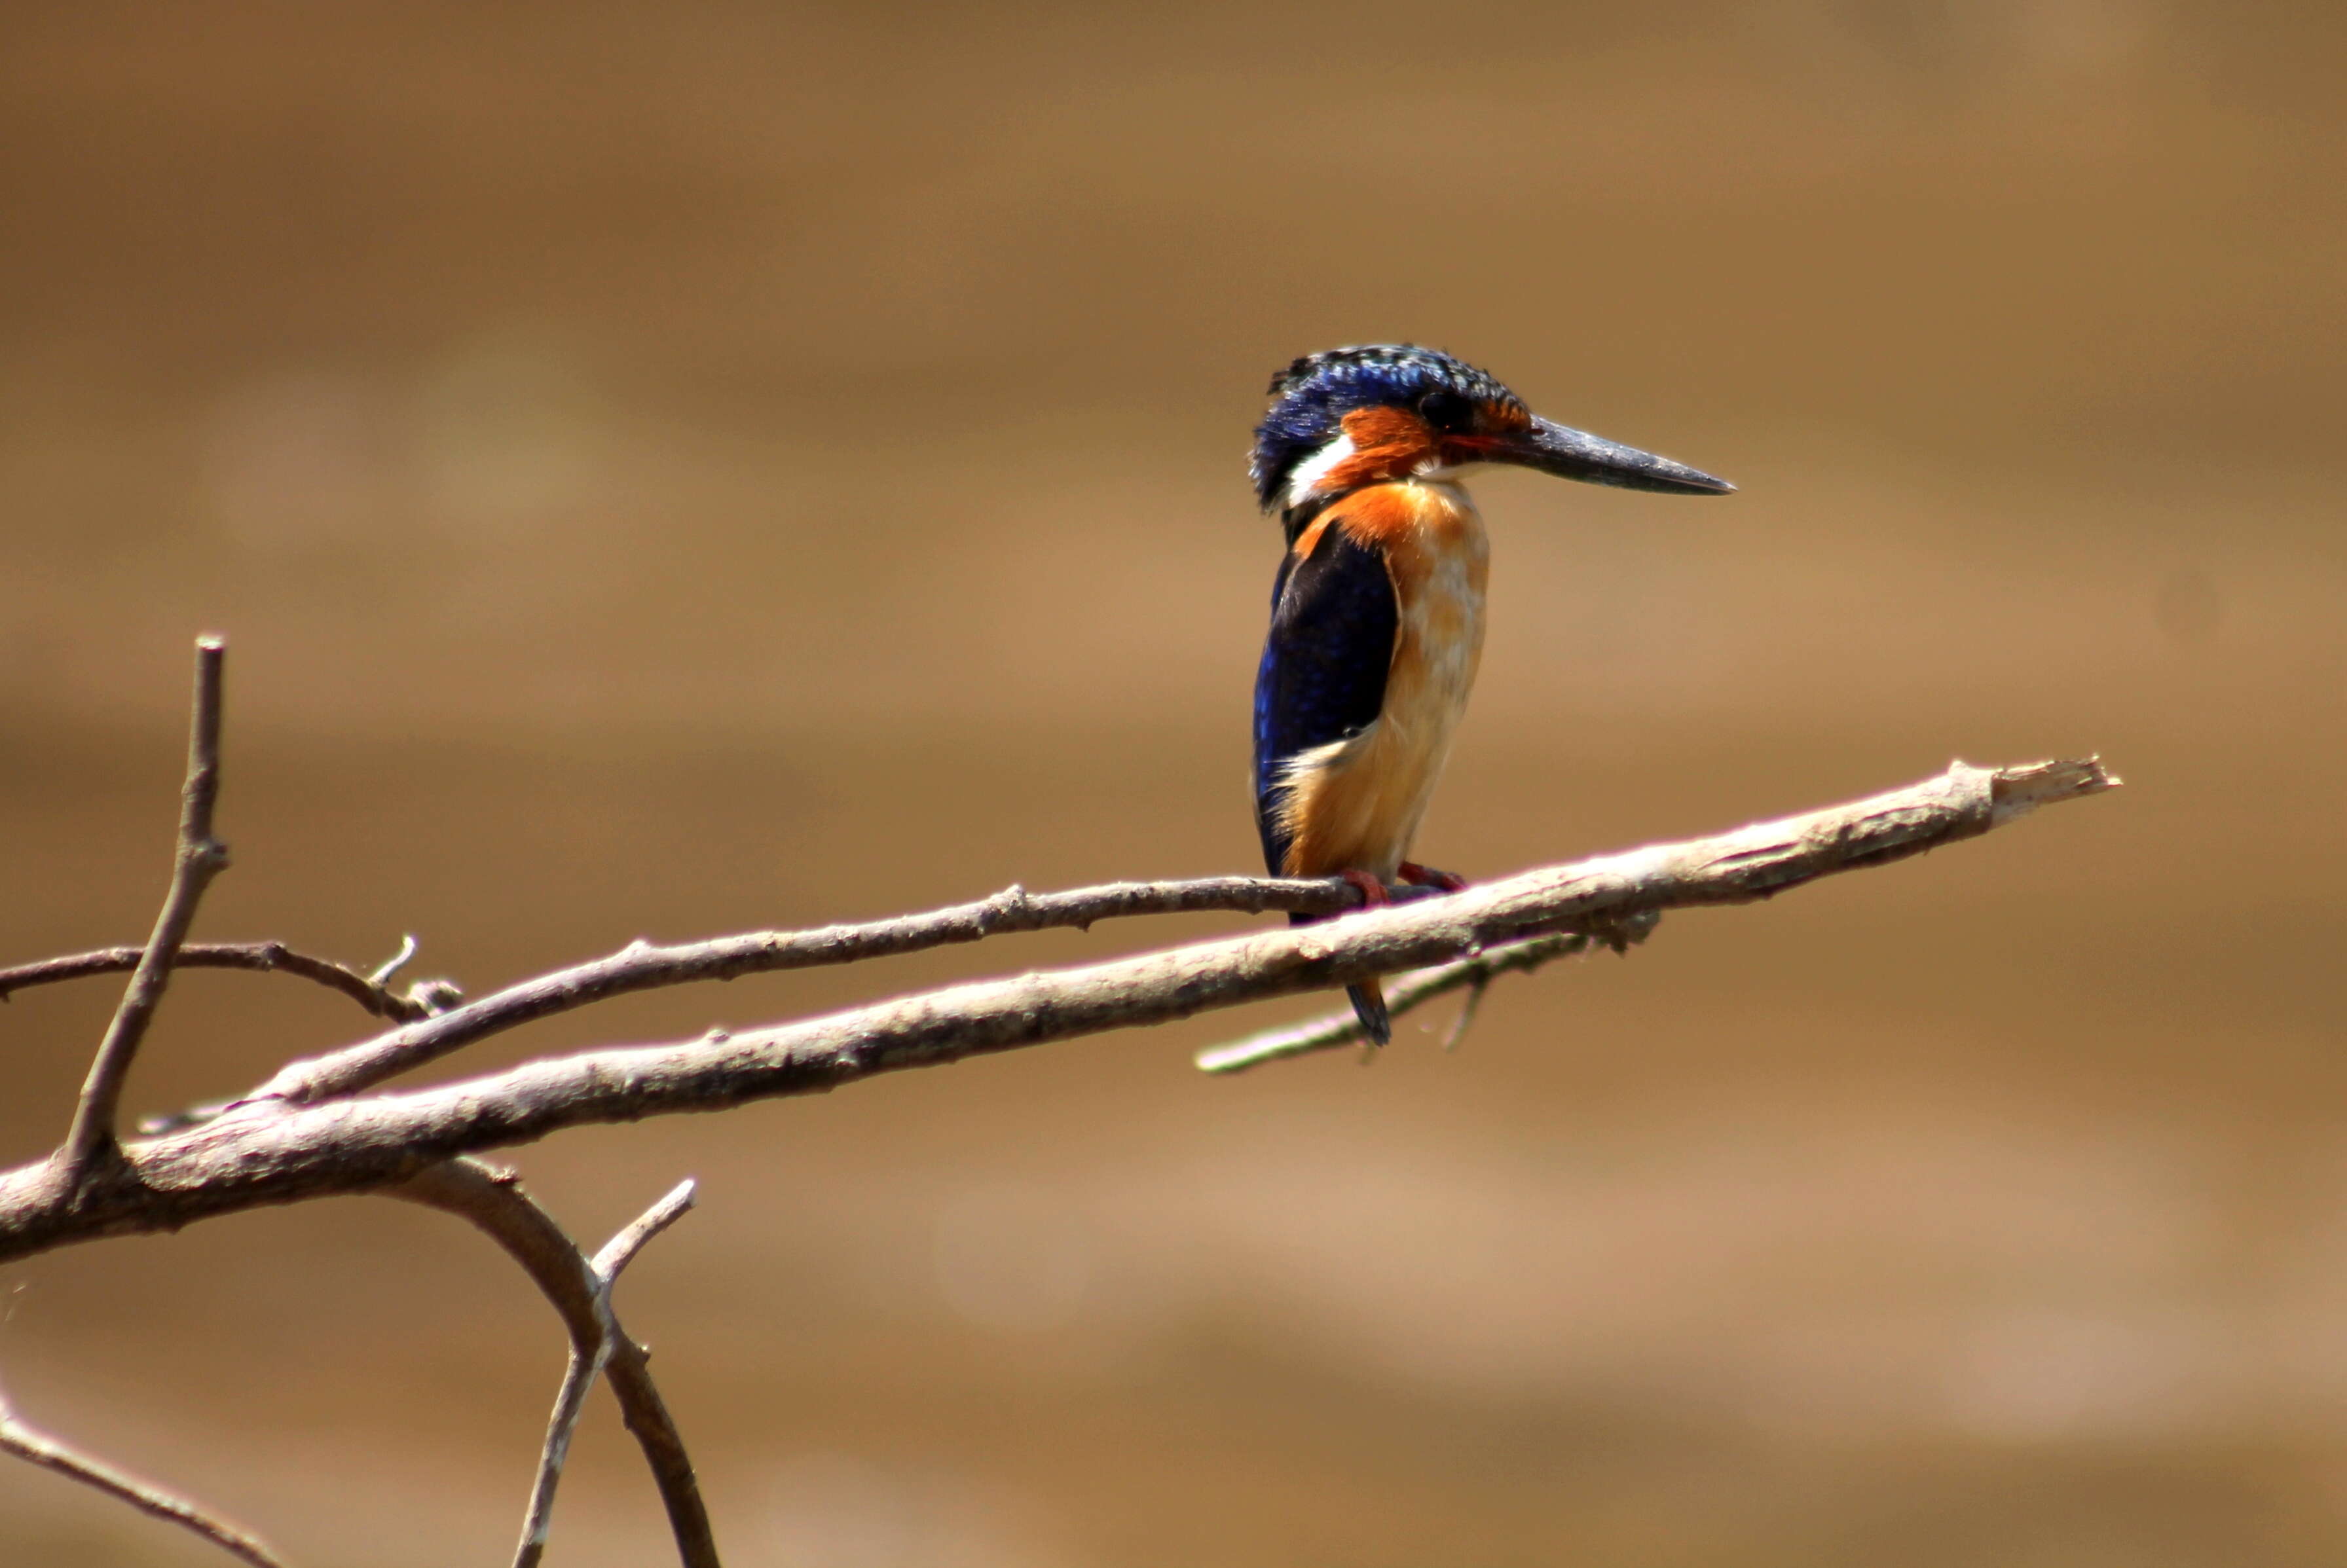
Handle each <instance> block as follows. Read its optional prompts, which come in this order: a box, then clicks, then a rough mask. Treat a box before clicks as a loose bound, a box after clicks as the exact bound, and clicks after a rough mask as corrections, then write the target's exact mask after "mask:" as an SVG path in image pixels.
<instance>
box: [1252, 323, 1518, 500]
mask: <svg viewBox="0 0 2347 1568" xmlns="http://www.w3.org/2000/svg"><path fill="white" fill-rule="evenodd" d="M1267 395H1269V396H1270V397H1272V398H1273V399H1274V400H1275V401H1274V402H1273V404H1272V406H1271V410H1270V412H1268V413H1267V414H1266V415H1264V417H1263V423H1262V424H1261V425H1257V426H1256V427H1255V452H1254V456H1253V457H1252V458H1251V459H1250V461H1249V463H1248V473H1249V475H1250V477H1253V479H1254V480H1255V498H1256V499H1257V500H1259V501H1260V502H1261V503H1262V504H1263V507H1264V509H1265V510H1266V511H1270V510H1272V509H1274V508H1275V507H1278V506H1279V505H1280V504H1281V501H1282V499H1283V497H1286V496H1287V495H1288V493H1289V491H1290V487H1291V485H1292V482H1293V480H1294V478H1295V477H1296V472H1297V470H1298V469H1299V468H1300V467H1302V466H1304V465H1306V464H1307V463H1308V462H1310V461H1312V460H1313V459H1315V458H1317V457H1319V456H1322V455H1323V454H1324V453H1325V452H1327V449H1328V448H1329V446H1330V445H1331V443H1332V442H1335V441H1336V440H1337V439H1338V438H1339V437H1340V436H1346V435H1348V434H1349V425H1348V415H1355V414H1358V413H1360V412H1362V411H1371V410H1374V411H1378V412H1383V413H1388V414H1390V415H1396V416H1409V415H1413V414H1414V415H1416V416H1417V418H1418V421H1419V429H1420V431H1421V432H1422V433H1423V434H1422V435H1421V436H1419V439H1420V440H1421V441H1423V442H1425V443H1427V444H1428V445H1429V446H1430V449H1431V445H1432V443H1433V442H1434V441H1435V440H1436V439H1438V438H1439V437H1440V436H1446V435H1450V434H1457V433H1463V432H1465V431H1468V430H1471V429H1473V428H1476V427H1479V426H1489V425H1496V426H1499V427H1504V428H1517V427H1522V426H1524V425H1529V424H1530V423H1531V420H1532V415H1531V414H1530V412H1529V411H1527V410H1526V409H1525V407H1524V405H1523V401H1522V399H1521V398H1519V397H1517V396H1516V395H1515V394H1514V393H1512V392H1511V391H1509V390H1508V389H1507V387H1506V386H1505V385H1503V384H1501V382H1500V381H1499V380H1498V378H1496V377H1494V376H1492V375H1491V374H1489V373H1488V372H1485V371H1481V370H1478V369H1476V368H1475V367H1474V366H1473V365H1471V364H1467V363H1466V362H1465V361H1464V360H1460V359H1457V358H1455V357H1453V356H1452V355H1450V354H1445V353H1443V352H1442V351H1441V350H1440V349H1431V348H1420V347H1419V346H1418V345H1417V344H1415V343H1375V344H1370V345H1368V346H1366V347H1358V348H1339V349H1330V350H1328V351H1327V352H1326V353H1322V354H1306V355H1305V356H1304V357H1303V358H1301V359H1299V360H1296V362H1295V363H1294V364H1290V365H1289V366H1288V367H1287V368H1286V370H1284V371H1281V372H1280V373H1279V374H1277V375H1275V376H1273V377H1272V378H1271V385H1270V387H1269V388H1268V389H1267ZM1353 440H1354V445H1355V446H1356V448H1358V447H1359V446H1360V445H1361V443H1360V441H1359V438H1358V436H1355V437H1354V438H1353ZM1351 456H1352V454H1343V455H1341V456H1339V457H1338V458H1337V459H1336V460H1335V465H1336V466H1341V465H1342V464H1343V463H1344V462H1346V461H1348V460H1349V459H1350V458H1351ZM1379 477H1398V476H1392V475H1380V476H1379ZM1355 482H1357V483H1358V482H1359V481H1355ZM1319 487H1322V488H1327V487H1329V481H1328V479H1327V477H1325V476H1324V477H1321V478H1320V484H1319Z"/></svg>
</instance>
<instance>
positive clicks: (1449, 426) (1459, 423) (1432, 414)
mask: <svg viewBox="0 0 2347 1568" xmlns="http://www.w3.org/2000/svg"><path fill="white" fill-rule="evenodd" d="M1418 414H1419V418H1421V419H1423V420H1425V421H1426V422H1427V423H1428V424H1429V425H1433V426H1434V427H1435V428H1436V429H1437V430H1440V431H1443V432H1445V433H1448V434H1455V433H1457V432H1459V431H1461V430H1464V429H1466V428H1467V427H1468V426H1469V425H1472V424H1474V422H1475V405H1473V404H1471V403H1470V402H1468V401H1467V399H1465V398H1463V397H1461V396H1460V395H1459V394H1457V393H1455V392H1451V391H1449V390H1448V389H1445V388H1440V387H1438V388H1437V389H1435V390H1434V391H1432V392H1430V393H1428V394H1427V395H1425V396H1424V397H1421V398H1419V400H1418Z"/></svg>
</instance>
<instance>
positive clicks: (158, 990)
mask: <svg viewBox="0 0 2347 1568" xmlns="http://www.w3.org/2000/svg"><path fill="white" fill-rule="evenodd" d="M227 651H228V645H227V644H226V643H225V642H223V641H221V640H220V639H219V638H217V637H200V638H198V639H196V697H195V715H194V718H193V721H192V722H191V723H190V725H189V732H188V782H187V784H185V785H184V786H183V787H182V788H181V790H180V804H179V854H178V856H176V857H175V859H174V861H173V863H172V867H171V886H170V890H169V892H168V893H166V894H165V895H164V896H163V907H162V909H161V911H160V912H159V913H158V914H157V915H156V917H155V932H154V935H152V936H151V937H149V938H147V949H146V951H145V952H144V953H142V954H141V955H140V956H139V958H138V968H135V969H133V970H132V971H131V974H130V983H129V984H128V986H126V987H124V988H123V991H122V1005H121V1006H120V1007H118V1008H117V1009H115V1013H114V1020H113V1022H111V1023H110V1024H108V1026H107V1030H106V1038H105V1039H104V1040H100V1041H99V1042H98V1047H97V1057H96V1058H95V1059H94V1060H93V1061H91V1062H90V1064H89V1077H88V1079H87V1081H84V1082H83V1084H82V1089H81V1099H80V1100H79V1102H77V1104H76V1105H75V1107H74V1119H73V1126H72V1128H71V1129H70V1130H69V1131H68V1132H67V1133H66V1142H65V1148H64V1150H63V1151H62V1153H63V1155H64V1160H65V1166H66V1170H67V1173H68V1175H69V1176H70V1178H71V1179H72V1181H73V1182H74V1183H75V1184H81V1183H83V1182H86V1181H87V1180H89V1179H90V1178H91V1177H92V1176H94V1175H96V1174H97V1173H98V1172H99V1169H100V1168H101V1167H103V1166H106V1165H111V1164H118V1163H119V1159H120V1144H119V1143H118V1142H117V1140H116V1137H115V1132H114V1126H115V1120H116V1117H117V1115H118V1113H119V1112H120V1110H121V1107H122V1083H123V1080H124V1079H126V1078H128V1076H129V1074H130V1062H131V1060H132V1059H133V1058H134V1057H136V1056H137V1055H138V1043H139V1041H140V1040H144V1039H145V1038H146V1037H147V1026H148V1024H149V1023H150V1022H152V1021H153V1020H154V1017H155V1009H156V1007H157V1006H158V1005H159V1003H160V1002H161V1001H162V999H163V988H164V987H165V986H166V985H168V984H169V983H170V979H171V960H172V958H173V956H174V955H175V954H177V953H178V952H179V944H180V943H181V942H183V941H185V940H187V936H188V927H190V926H192V925H193V924H195V919H196V906H197V905H199V904H200V903H202V902H203V897H204V889H205V888H206V887H209V886H211V880H212V878H213V877H215V876H219V875H220V872H221V871H223V870H225V869H226V868H227V866H228V845H225V844H222V843H220V841H219V840H218V839H216V838H214V837H213V836H212V806H213V804H214V803H216V802H217V801H218V800H219V799H220V666H221V662H222V661H223V660H224V658H225V657H226V654H227Z"/></svg>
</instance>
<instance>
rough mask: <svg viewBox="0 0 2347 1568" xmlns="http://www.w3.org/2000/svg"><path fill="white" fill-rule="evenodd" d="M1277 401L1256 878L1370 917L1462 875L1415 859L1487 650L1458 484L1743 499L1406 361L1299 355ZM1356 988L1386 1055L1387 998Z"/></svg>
mask: <svg viewBox="0 0 2347 1568" xmlns="http://www.w3.org/2000/svg"><path fill="white" fill-rule="evenodd" d="M1266 395H1267V396H1268V397H1270V398H1271V400H1272V402H1271V408H1270V411H1269V412H1268V413H1266V415H1264V418H1263V423H1262V424H1261V425H1257V426H1256V427H1255V453H1254V457H1253V460H1252V461H1251V462H1250V464H1249V465H1248V467H1249V473H1250V476H1251V477H1253V479H1254V480H1255V498H1256V499H1257V500H1258V501H1260V502H1261V503H1262V505H1263V509H1264V510H1265V511H1266V513H1269V512H1274V511H1276V512H1277V513H1278V514H1279V519H1280V525H1281V527H1282V528H1284V529H1285V530H1286V536H1287V553H1286V555H1285V556H1283V557H1282V558H1281V559H1280V562H1279V574H1278V576H1277V577H1276V578H1275V579H1273V581H1272V587H1271V630H1270V632H1269V634H1268V635H1267V636H1266V638H1265V639H1264V644H1263V662H1262V663H1261V664H1260V665H1259V666H1258V667H1257V669H1256V672H1255V825H1256V827H1257V828H1258V829H1259V830H1260V831H1261V833H1262V835H1263V857H1264V863H1265V865H1266V867H1267V868H1268V869H1269V870H1270V872H1271V874H1272V875H1273V876H1342V877H1344V878H1345V879H1346V880H1347V881H1348V882H1350V883H1352V884H1353V885H1354V886H1356V887H1358V889H1359V890H1360V893H1361V897H1362V902H1363V903H1364V904H1366V905H1376V904H1382V903H1385V902H1387V901H1388V898H1389V895H1388V893H1387V885H1388V884H1389V883H1397V882H1399V883H1402V884H1408V885H1413V886H1425V887H1438V888H1441V889H1444V890H1447V891H1456V890H1457V889H1459V888H1460V887H1462V886H1466V884H1465V883H1464V882H1463V881H1462V880H1460V878H1459V877H1457V876H1452V875H1450V873H1448V872H1441V871H1435V870H1431V869H1430V868H1429V867H1427V866H1420V865H1419V864H1418V863H1416V862H1414V861H1412V860H1409V858H1407V856H1409V850H1410V841H1411V840H1412V839H1413V838H1414V837H1416V836H1417V834H1418V825H1419V819H1420V818H1421V817H1423V816H1424V815H1426V807H1427V803H1428V802H1429V801H1430V800H1431V799H1432V798H1433V794H1434V784H1435V781H1436V779H1437V778H1439V777H1440V774H1441V772H1442V764H1443V763H1444V762H1445V761H1446V760H1447V759H1448V757H1449V755H1450V738H1451V734H1452V732H1453V731H1455V730H1456V729H1457V728H1458V724H1459V719H1460V715H1461V714H1462V713H1464V712H1466V709H1467V693H1468V692H1469V690H1470V688H1471V687H1472V686H1473V685H1474V683H1475V671H1476V667H1477V665H1478V664H1479V663H1480V662H1481V658H1482V652H1483V588H1484V582H1485V575H1486V569H1487V566H1488V563H1489V560H1490V557H1491V547H1490V543H1489V541H1488V540H1487V539H1486V538H1485V537H1484V533H1483V522H1482V518H1481V517H1480V516H1479V515H1478V514H1477V512H1476V510H1475V503H1474V502H1473V501H1471V499H1469V498H1468V495H1467V491H1466V487H1465V486H1464V485H1463V484H1462V483H1461V481H1462V480H1463V479H1464V478H1465V477H1467V475H1468V474H1469V473H1470V472H1471V471H1472V470H1473V469H1474V468H1476V467H1477V466H1480V465H1482V464H1485V463H1512V464H1515V465H1517V466H1521V467H1526V468H1536V469H1538V470H1540V471H1541V472H1542V473H1543V474H1555V475H1558V476H1560V477H1563V478H1567V479H1579V480H1582V481H1584V482H1585V483H1589V484H1594V485H1615V486H1619V487H1623V488H1625V489H1632V490H1660V491H1664V492H1665V493H1668V494H1672V495H1684V496H1720V495H1726V494H1727V493H1729V492H1730V491H1732V490H1733V489H1735V487H1734V486H1733V485H1730V484H1728V483H1727V481H1726V480H1724V479H1715V478H1713V477H1711V476H1710V475H1708V474H1706V473H1703V472H1701V471H1700V470H1697V469H1695V468H1690V467H1688V466H1686V465H1685V464H1683V463H1674V462H1672V461H1671V460H1670V459H1669V458H1667V457H1658V456H1655V455H1654V454H1653V453H1651V452H1641V451H1639V450H1638V449H1637V448H1635V447H1634V446H1621V445H1619V444H1617V443H1615V442H1612V441H1607V440H1604V439H1603V438H1601V437H1599V436H1592V435H1590V434H1588V433H1587V432H1585V431H1581V430H1573V429H1569V428H1567V427H1566V426H1564V425H1558V424H1554V423H1553V422H1552V421H1550V420H1546V419H1542V418H1541V417H1540V416H1539V415H1535V414H1533V413H1532V411H1531V410H1530V409H1529V408H1527V407H1525V406H1524V403H1523V400H1522V398H1520V397H1518V396H1517V395H1515V394H1514V393H1512V392H1511V391H1509V390H1508V389H1507V387H1506V386H1504V385H1503V384H1501V383H1500V381H1499V380H1498V379H1497V378H1495V377H1494V376H1492V375H1491V374H1489V373H1488V372H1485V371H1481V370H1478V369H1476V368H1475V367H1474V366H1473V365H1471V364H1466V363H1465V362H1464V361H1461V360H1459V359H1456V358H1453V357H1452V356H1451V355H1450V354H1444V353H1442V352H1440V350H1436V349H1430V348H1420V347H1419V346H1418V345H1417V344H1415V343H1376V344H1370V345H1367V346H1362V347H1354V348H1338V349H1330V350H1328V351H1327V352H1326V353H1324V354H1307V355H1305V356H1304V357H1303V358H1301V359H1299V360H1297V361H1296V362H1295V363H1294V364H1290V365H1289V366H1288V367H1287V368H1286V370H1283V371H1281V372H1280V373H1279V374H1276V375H1275V376H1273V377H1272V378H1271V385H1270V387H1269V388H1268V389H1267V391H1266ZM1290 918H1291V919H1292V920H1294V921H1295V922H1296V924H1298V925H1302V924H1305V923H1307V921H1309V920H1310V919H1311V918H1312V917H1310V916H1307V915H1297V916H1291V917H1290ZM1347 989H1348V995H1349V996H1350V997H1351V999H1352V1002H1353V1010H1354V1012H1355V1014H1356V1015H1358V1018H1359V1019H1360V1021H1361V1027H1362V1030H1364V1031H1365V1032H1366V1033H1367V1034H1368V1038H1369V1039H1370V1040H1372V1041H1373V1042H1375V1043H1377V1044H1378V1045H1383V1044H1385V1043H1386V1042H1387V1041H1388V1040H1390V1039H1391V1038H1392V1034H1393V1026H1392V1021H1391V1020H1390V1019H1389V1016H1388V1014H1387V1011H1386V1004H1385V995H1384V992H1383V991H1382V989H1380V988H1379V986H1378V982H1377V981H1375V980H1368V981H1364V982H1362V983H1360V984H1358V985H1355V986H1351V987H1348V988H1347Z"/></svg>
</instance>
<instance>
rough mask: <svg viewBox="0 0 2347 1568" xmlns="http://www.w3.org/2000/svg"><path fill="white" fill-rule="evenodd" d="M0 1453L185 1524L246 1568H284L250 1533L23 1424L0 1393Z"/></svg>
mask: <svg viewBox="0 0 2347 1568" xmlns="http://www.w3.org/2000/svg"><path fill="white" fill-rule="evenodd" d="M0 1453H9V1454H14V1455H15V1456H16V1457H17V1458H18V1459H21V1460H26V1461H27V1462H29V1463H32V1464H36V1465H39V1466H40V1467H41V1468H42V1469H43V1470H52V1471H56V1472H57V1473H58V1474H59V1475H63V1476H69V1477H71V1478H72V1479H73V1480H75V1481H79V1482H81V1483H82V1484H83V1485H84V1486H87V1487H94V1488H96V1489H97V1491H102V1492H104V1493H106V1494H107V1495H108V1497H112V1498H118V1499H119V1500H121V1501H124V1502H127V1503H128V1504H129V1505H130V1506H131V1507H133V1508H135V1509H137V1510H138V1511H139V1512H141V1513H149V1514H152V1515H154V1516H155V1517H156V1518H157V1519H162V1520H168V1521H169V1522H171V1523H173V1524H178V1525H182V1526H185V1527H186V1528H187V1529H189V1530H190V1531H192V1532H195V1533H196V1534H198V1535H200V1536H202V1537H203V1538H204V1539H205V1540H207V1541H209V1542H211V1543H212V1544H213V1545H215V1546H217V1547H219V1548H220V1550H221V1551H223V1552H226V1553H231V1555H233V1556H236V1557H239V1558H241V1559H242V1560H243V1561H245V1562H247V1563H251V1564H252V1568H284V1564H283V1563H281V1562H279V1561H278V1559H277V1557H276V1556H275V1554H274V1553H272V1552H271V1551H270V1550H269V1548H268V1546H267V1545H266V1544H265V1543H263V1542H262V1541H261V1538H260V1537H259V1536H257V1535H254V1534H253V1533H252V1532H251V1531H249V1530H245V1529H242V1528H241V1527H240V1526H237V1525H234V1524H231V1523H230V1522H228V1521H227V1520H225V1519H222V1518H221V1517H220V1515H219V1514H217V1513H214V1512H212V1511H211V1510H210V1509H208V1508H205V1507H203V1506H201V1505H200V1504H198V1503H194V1502H190V1501H188V1500H187V1499H186V1498H184V1497H180V1496H178V1495H176V1494H174V1493H172V1492H169V1491H164V1490H163V1489H162V1488H161V1487H159V1486H157V1485H156V1484H155V1483H154V1482H153V1481H144V1480H141V1479H140V1478H139V1477H138V1476H135V1475H132V1474H130V1473H129V1472H128V1471H123V1470H118V1469H117V1468H116V1467H114V1466H113V1465H110V1464H108V1463H107V1462H106V1461H105V1460H101V1459H97V1458H94V1457H93V1456H91V1455H89V1454H86V1453H84V1452H82V1451H81V1450H79V1449H77V1448H75V1447H74V1446H73V1445H72V1444H71V1443H68V1442H67V1441H65V1440H63V1439H60V1438H56V1437H52V1436H51V1435H49V1434H48V1433H47V1432H45V1431H43V1430H40V1429H39V1428H38V1427H35V1426H29V1425H27V1424H26V1422H25V1421H24V1420H23V1419H20V1418H19V1417H18V1416H17V1414H16V1409H15V1406H14V1405H12V1404H11V1403H9V1400H8V1396H7V1394H6V1393H5V1391H0Z"/></svg>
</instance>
